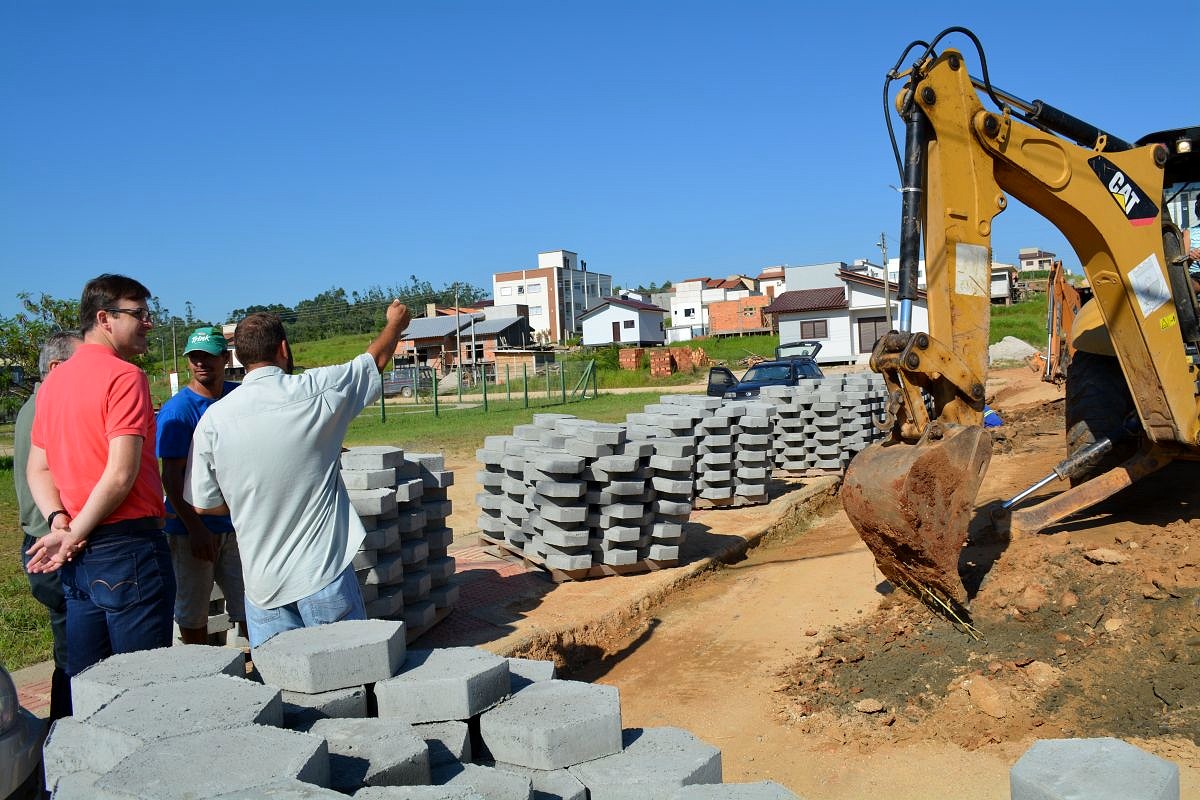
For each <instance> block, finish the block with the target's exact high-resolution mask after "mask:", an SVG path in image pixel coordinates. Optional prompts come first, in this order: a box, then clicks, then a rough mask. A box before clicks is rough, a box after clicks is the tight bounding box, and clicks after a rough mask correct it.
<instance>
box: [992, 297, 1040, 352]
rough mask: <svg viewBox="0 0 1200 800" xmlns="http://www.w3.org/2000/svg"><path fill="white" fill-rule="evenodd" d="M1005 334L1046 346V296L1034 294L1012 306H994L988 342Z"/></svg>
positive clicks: (1035, 345) (1033, 344) (998, 339)
mask: <svg viewBox="0 0 1200 800" xmlns="http://www.w3.org/2000/svg"><path fill="white" fill-rule="evenodd" d="M1005 336H1015V337H1016V338H1018V339H1020V340H1021V341H1023V342H1028V343H1029V344H1030V345H1032V346H1034V347H1037V348H1039V349H1040V348H1043V347H1045V346H1046V296H1045V295H1034V296H1033V297H1031V298H1030V299H1028V300H1023V301H1021V302H1020V303H1014V304H1013V305H1011V306H992V326H991V333H990V334H989V336H988V344H995V343H996V342H998V341H1000V340H1001V339H1003V338H1004V337H1005Z"/></svg>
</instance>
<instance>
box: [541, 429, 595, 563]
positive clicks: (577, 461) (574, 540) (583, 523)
mask: <svg viewBox="0 0 1200 800" xmlns="http://www.w3.org/2000/svg"><path fill="white" fill-rule="evenodd" d="M584 463H585V462H584V459H583V457H582V456H575V455H571V454H569V453H563V452H553V451H551V450H550V449H549V448H545V449H543V448H540V447H539V448H530V449H529V450H528V455H527V457H526V460H525V483H526V485H527V489H526V492H527V495H526V496H527V497H528V498H529V502H528V506H527V507H528V508H529V524H530V527H531V528H532V536H530V537H528V541H527V542H526V543H525V546H524V550H525V552H526V553H529V554H531V555H534V556H537V557H540V558H542V559H544V560H545V564H546V566H547V567H548V568H550V569H561V570H576V569H587V568H588V567H590V566H591V565H592V555H591V550H590V549H589V547H588V520H587V513H588V509H587V501H586V500H585V499H584V497H585V495H586V494H587V482H586V481H585V480H584V479H583V469H584Z"/></svg>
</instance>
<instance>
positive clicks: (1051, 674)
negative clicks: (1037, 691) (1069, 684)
mask: <svg viewBox="0 0 1200 800" xmlns="http://www.w3.org/2000/svg"><path fill="white" fill-rule="evenodd" d="M1024 669H1025V677H1027V678H1029V680H1030V682H1031V683H1033V685H1034V686H1037V687H1039V688H1042V689H1044V688H1046V687H1048V686H1056V685H1058V680H1059V678H1060V677H1061V676H1062V670H1061V669H1058V668H1057V667H1053V666H1051V665H1049V664H1047V663H1046V662H1045V661H1030V662H1029V664H1028V665H1027V666H1025V668H1024Z"/></svg>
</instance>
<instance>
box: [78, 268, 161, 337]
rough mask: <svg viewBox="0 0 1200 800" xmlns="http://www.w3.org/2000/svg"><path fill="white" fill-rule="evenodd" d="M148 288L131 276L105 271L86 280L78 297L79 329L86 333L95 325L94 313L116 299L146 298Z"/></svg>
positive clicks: (110, 304)
mask: <svg viewBox="0 0 1200 800" xmlns="http://www.w3.org/2000/svg"><path fill="white" fill-rule="evenodd" d="M149 298H150V290H149V289H147V288H146V287H145V286H143V285H142V284H141V283H139V282H138V281H135V280H134V279H133V278H128V277H126V276H124V275H112V274H109V273H107V272H106V273H105V274H103V275H98V276H96V277H95V278H92V279H91V280H90V281H88V282H87V286H84V287H83V296H82V297H80V298H79V330H80V332H81V333H87V332H88V331H90V330H91V329H92V328H94V327H96V314H97V312H99V311H100V310H101V309H105V308H112V307H113V304H114V303H116V302H117V301H118V300H139V301H140V300H148V299H149Z"/></svg>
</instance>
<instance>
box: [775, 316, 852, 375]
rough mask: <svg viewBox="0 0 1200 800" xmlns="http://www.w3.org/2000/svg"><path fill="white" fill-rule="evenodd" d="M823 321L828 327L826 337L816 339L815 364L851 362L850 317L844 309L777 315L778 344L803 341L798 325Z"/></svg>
mask: <svg viewBox="0 0 1200 800" xmlns="http://www.w3.org/2000/svg"><path fill="white" fill-rule="evenodd" d="M816 319H823V320H825V321H826V322H827V323H828V325H827V328H828V335H827V336H826V337H825V338H823V339H817V340H815V341H819V342H820V343H821V352H820V353H818V354H817V363H819V364H828V363H832V362H838V361H843V362H845V361H852V360H853V359H854V353H853V352H852V349H851V342H850V315H849V312H847V311H846V309H844V308H839V309H833V310H831V311H802V312H800V313H797V314H780V315H779V343H780V344H787V343H788V342H799V341H804V340H805V339H806V337H804V336H801V335H800V323H801V322H807V321H809V320H816Z"/></svg>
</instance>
